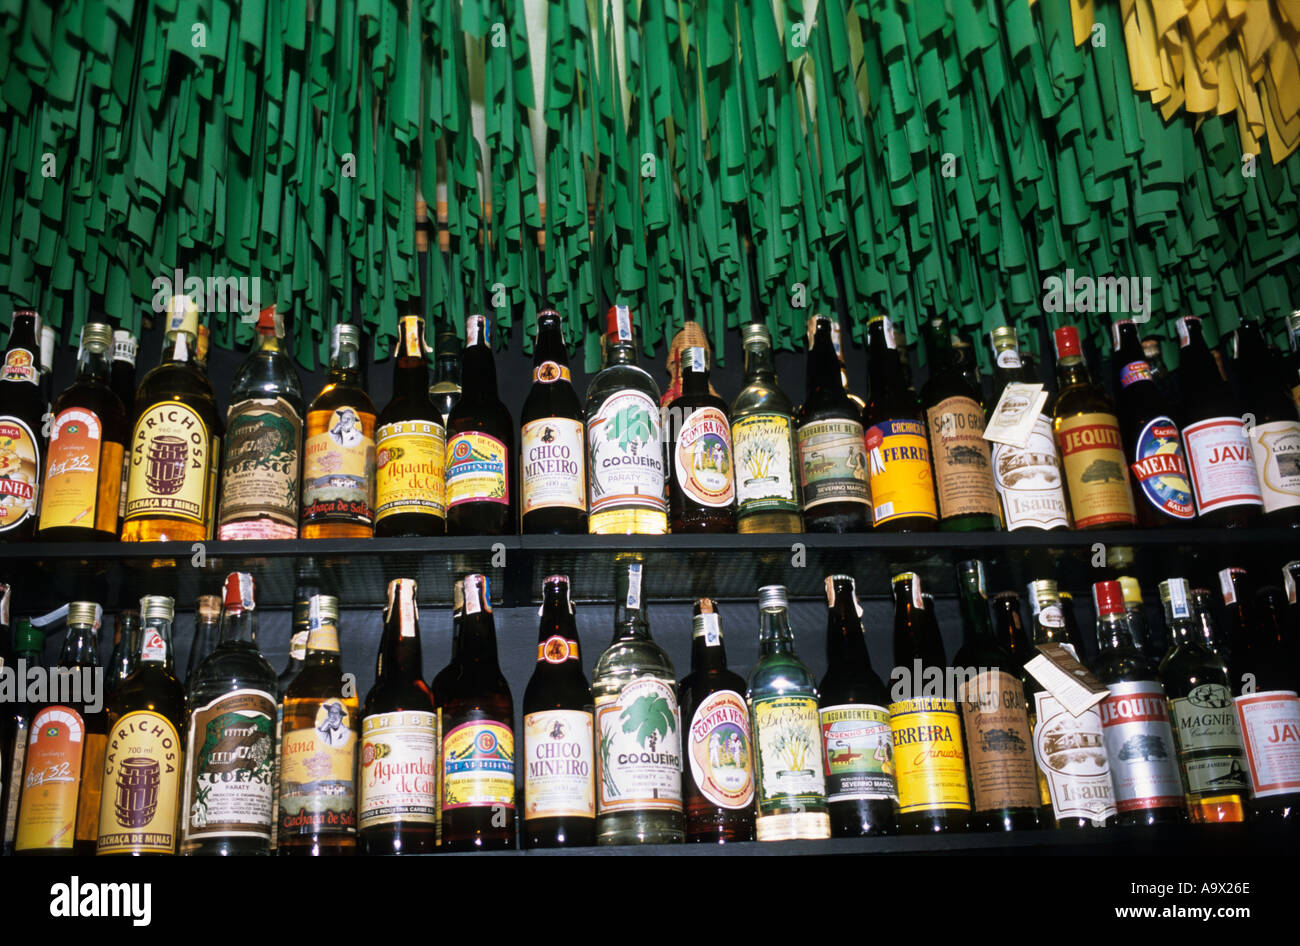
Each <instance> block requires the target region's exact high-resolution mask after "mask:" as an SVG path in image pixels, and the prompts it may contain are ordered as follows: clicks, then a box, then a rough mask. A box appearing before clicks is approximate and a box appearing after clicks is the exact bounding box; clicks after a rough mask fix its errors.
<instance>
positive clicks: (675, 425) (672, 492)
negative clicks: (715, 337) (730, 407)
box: [663, 345, 736, 533]
mask: <svg viewBox="0 0 1300 946" xmlns="http://www.w3.org/2000/svg"><path fill="white" fill-rule="evenodd" d="M663 414H664V420H663V424H664V426H665V427H666V428H667V441H666V443H667V445H668V454H669V457H670V462H669V471H670V479H669V483H668V512H669V517H670V520H671V521H670V530H671V531H672V532H674V533H681V532H735V531H736V487H735V482H734V480H733V478H732V470H731V467H732V459H733V454H732V450H731V423H730V422H729V421H728V420H727V402H726V401H724V400H722V398H720V397H718V396H717V395H716V394H711V393H710V392H709V353H708V350H707V349H706V348H703V347H701V346H695V345H692V346H690V347H688V348H684V349H682V393H681V395H679V396H678V397H677V398H676V399H675V400H674V401H673V402H672V403H671V404H669V405H668V406H667V407H666V408H665V409H664V412H663Z"/></svg>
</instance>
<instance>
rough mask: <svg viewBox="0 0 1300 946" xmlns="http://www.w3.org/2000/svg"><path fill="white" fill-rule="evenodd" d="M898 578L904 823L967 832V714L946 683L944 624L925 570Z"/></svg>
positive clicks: (892, 713)
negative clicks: (925, 585) (927, 592)
mask: <svg viewBox="0 0 1300 946" xmlns="http://www.w3.org/2000/svg"><path fill="white" fill-rule="evenodd" d="M892 584H893V593H894V668H895V673H899V672H902V674H903V676H902V679H901V680H900V681H893V685H892V687H891V690H890V698H891V699H892V700H893V702H892V703H890V704H889V728H890V732H891V735H892V736H893V740H894V766H895V768H894V772H895V777H896V778H897V780H898V804H899V807H898V811H899V814H898V827H899V829H900V830H901V831H903V832H904V833H908V834H928V833H931V832H937V831H962V830H964V829H965V828H966V825H967V823H968V821H969V820H970V811H971V801H970V788H969V786H968V785H967V782H966V753H965V750H964V749H963V748H962V733H961V716H960V715H958V712H959V711H958V709H957V703H956V701H955V700H952V699H949V698H948V697H949V696H951V695H953V694H948V693H946V692H945V688H944V678H945V676H946V671H947V667H948V658H947V656H946V655H945V654H944V650H943V641H942V640H941V639H940V637H939V626H938V625H937V624H936V623H935V620H934V617H933V615H932V614H931V613H930V611H929V609H928V608H927V607H926V603H925V599H924V597H923V594H922V591H921V579H920V576H918V575H916V574H914V573H913V572H901V573H899V574H897V575H895V576H894V578H893V582H892ZM891 676H892V675H891ZM909 681H910V682H909Z"/></svg>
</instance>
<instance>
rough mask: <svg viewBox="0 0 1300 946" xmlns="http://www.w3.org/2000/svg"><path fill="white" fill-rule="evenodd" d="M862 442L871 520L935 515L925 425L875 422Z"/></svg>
mask: <svg viewBox="0 0 1300 946" xmlns="http://www.w3.org/2000/svg"><path fill="white" fill-rule="evenodd" d="M866 446H867V456H868V457H869V462H870V469H871V504H872V514H873V521H874V522H875V524H876V525H882V524H884V523H886V522H892V521H893V520H894V519H904V518H910V517H913V516H920V517H922V518H925V519H938V518H939V511H938V509H936V508H935V504H934V478H933V477H932V476H931V475H930V448H929V445H928V443H927V442H926V439H925V425H924V424H922V423H921V422H920V421H915V420H888V421H885V422H884V423H881V424H876V425H875V426H873V427H872V428H871V429H870V430H868V431H867V435H866Z"/></svg>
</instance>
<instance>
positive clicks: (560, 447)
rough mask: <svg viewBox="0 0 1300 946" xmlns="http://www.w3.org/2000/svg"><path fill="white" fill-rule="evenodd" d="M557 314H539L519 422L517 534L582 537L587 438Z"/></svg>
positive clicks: (552, 311) (584, 518)
mask: <svg viewBox="0 0 1300 946" xmlns="http://www.w3.org/2000/svg"><path fill="white" fill-rule="evenodd" d="M561 325H562V322H561V320H560V314H559V313H558V312H556V311H554V310H552V309H547V310H546V311H544V312H539V313H538V315H537V344H536V347H535V348H534V349H533V386H532V387H531V388H530V389H529V390H528V398H527V400H525V401H524V409H523V410H522V411H521V412H520V415H519V423H520V431H519V494H520V505H519V510H520V532H522V533H524V534H532V533H551V534H554V535H561V534H573V533H576V534H585V533H586V531H587V437H586V433H585V427H584V426H583V422H582V421H583V417H582V401H581V400H579V399H578V393H577V392H576V391H575V390H574V389H573V375H572V373H571V372H570V371H569V352H568V350H567V349H566V348H565V345H564V333H563V332H562V331H561Z"/></svg>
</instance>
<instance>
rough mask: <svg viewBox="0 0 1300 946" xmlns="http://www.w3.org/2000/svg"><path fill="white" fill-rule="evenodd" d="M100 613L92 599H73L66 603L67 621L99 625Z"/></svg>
mask: <svg viewBox="0 0 1300 946" xmlns="http://www.w3.org/2000/svg"><path fill="white" fill-rule="evenodd" d="M102 613H103V611H102V610H101V608H100V607H99V605H98V604H96V603H95V602H93V601H73V602H72V603H71V604H69V605H68V623H69V624H89V625H91V626H93V627H99V617H100V615H101V614H102Z"/></svg>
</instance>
